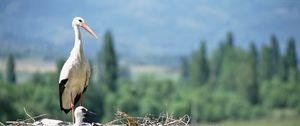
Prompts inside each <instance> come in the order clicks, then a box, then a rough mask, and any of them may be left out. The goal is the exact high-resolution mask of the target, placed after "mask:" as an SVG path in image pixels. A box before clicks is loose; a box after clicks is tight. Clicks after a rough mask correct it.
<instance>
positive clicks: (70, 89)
mask: <svg viewBox="0 0 300 126" xmlns="http://www.w3.org/2000/svg"><path fill="white" fill-rule="evenodd" d="M72 26H73V29H74V33H75V43H74V47H73V49H72V51H71V54H70V56H69V58H68V60H67V61H66V62H65V64H64V66H63V68H62V69H61V72H60V77H59V94H60V108H61V110H63V111H64V112H65V113H68V112H69V111H70V110H71V109H72V114H73V111H74V105H75V104H76V103H77V102H78V100H79V99H80V101H81V104H82V94H83V93H84V92H85V90H86V88H87V86H88V83H89V78H90V71H91V70H90V66H89V63H88V62H87V60H86V58H85V56H84V51H83V48H82V40H81V34H80V27H82V28H84V29H85V30H86V31H88V32H89V33H90V34H91V35H92V36H94V37H95V38H97V36H96V34H95V33H94V32H93V31H92V30H91V29H90V28H89V26H88V25H87V24H86V23H85V21H84V20H83V19H82V18H81V17H75V18H74V19H73V22H72ZM72 118H73V117H72Z"/></svg>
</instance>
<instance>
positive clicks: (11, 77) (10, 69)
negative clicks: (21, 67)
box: [6, 54, 17, 84]
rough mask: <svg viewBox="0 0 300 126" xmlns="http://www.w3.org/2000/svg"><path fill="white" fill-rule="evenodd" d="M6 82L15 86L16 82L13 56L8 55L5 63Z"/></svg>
mask: <svg viewBox="0 0 300 126" xmlns="http://www.w3.org/2000/svg"><path fill="white" fill-rule="evenodd" d="M6 80H7V82H9V83H11V84H15V83H16V81H17V78H16V73H15V57H14V55H13V54H9V55H8V58H7V63H6Z"/></svg>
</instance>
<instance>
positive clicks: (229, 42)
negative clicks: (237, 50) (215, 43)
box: [225, 32, 234, 47]
mask: <svg viewBox="0 0 300 126" xmlns="http://www.w3.org/2000/svg"><path fill="white" fill-rule="evenodd" d="M225 43H226V45H228V46H229V47H233V46H234V41H233V34H232V32H228V33H227V35H226V40H225Z"/></svg>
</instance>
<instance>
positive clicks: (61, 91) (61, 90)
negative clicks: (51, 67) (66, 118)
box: [59, 79, 71, 114]
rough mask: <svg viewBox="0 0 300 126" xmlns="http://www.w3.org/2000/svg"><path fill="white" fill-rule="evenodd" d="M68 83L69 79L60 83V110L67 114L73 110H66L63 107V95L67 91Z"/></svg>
mask: <svg viewBox="0 0 300 126" xmlns="http://www.w3.org/2000/svg"><path fill="white" fill-rule="evenodd" d="M67 82H68V79H64V80H62V81H60V83H59V102H60V109H61V110H62V111H64V112H65V113H66V114H67V113H68V112H69V111H70V110H71V109H64V108H63V106H62V94H63V92H64V90H65V88H66V87H65V85H66V84H67Z"/></svg>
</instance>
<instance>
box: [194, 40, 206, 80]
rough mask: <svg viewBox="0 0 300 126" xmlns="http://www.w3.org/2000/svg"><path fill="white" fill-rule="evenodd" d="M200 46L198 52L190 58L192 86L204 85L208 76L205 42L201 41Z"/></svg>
mask: <svg viewBox="0 0 300 126" xmlns="http://www.w3.org/2000/svg"><path fill="white" fill-rule="evenodd" d="M200 45H201V46H200V50H199V51H198V52H197V53H196V54H195V55H194V56H193V57H192V63H191V64H192V66H191V69H190V71H191V74H190V76H191V81H192V83H194V84H196V83H200V84H204V83H206V82H207V80H208V76H209V66H208V61H207V58H206V46H205V42H204V41H202V42H201V44H200Z"/></svg>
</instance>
